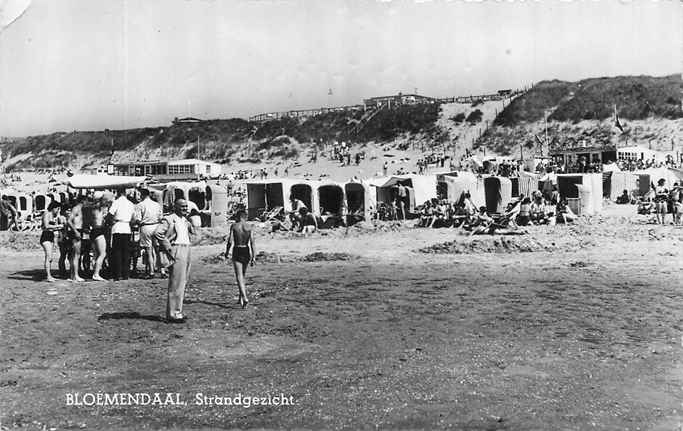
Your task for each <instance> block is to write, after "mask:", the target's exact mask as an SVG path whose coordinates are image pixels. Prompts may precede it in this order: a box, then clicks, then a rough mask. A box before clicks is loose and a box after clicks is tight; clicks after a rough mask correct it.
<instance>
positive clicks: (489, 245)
mask: <svg viewBox="0 0 683 431" xmlns="http://www.w3.org/2000/svg"><path fill="white" fill-rule="evenodd" d="M577 245H578V244H575V243H572V242H567V241H564V242H563V244H562V245H561V246H560V245H559V244H557V243H556V242H546V241H541V240H539V239H537V238H533V237H503V236H501V237H477V238H473V239H467V240H462V239H458V240H455V241H447V242H442V243H438V244H434V245H430V246H428V247H424V248H421V249H419V250H418V252H420V253H435V254H469V253H531V252H539V251H541V252H543V251H545V252H547V251H558V250H567V249H570V248H573V247H576V246H577Z"/></svg>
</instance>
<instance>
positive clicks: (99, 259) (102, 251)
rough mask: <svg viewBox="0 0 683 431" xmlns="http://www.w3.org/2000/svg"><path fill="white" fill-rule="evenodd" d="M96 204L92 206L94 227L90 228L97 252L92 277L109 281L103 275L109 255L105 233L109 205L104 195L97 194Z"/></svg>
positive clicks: (91, 240) (95, 251) (92, 241)
mask: <svg viewBox="0 0 683 431" xmlns="http://www.w3.org/2000/svg"><path fill="white" fill-rule="evenodd" d="M95 199H96V201H95V204H94V205H93V208H92V227H91V228H90V242H91V243H92V247H93V251H94V254H95V269H94V270H93V274H92V279H93V280H95V281H107V280H106V279H104V278H103V277H102V273H101V271H102V264H103V263H104V259H105V258H106V256H107V238H106V236H105V234H104V232H105V231H104V218H105V217H106V215H107V213H108V212H109V207H108V206H107V205H106V202H104V200H103V198H102V196H98V195H97V194H96V195H95Z"/></svg>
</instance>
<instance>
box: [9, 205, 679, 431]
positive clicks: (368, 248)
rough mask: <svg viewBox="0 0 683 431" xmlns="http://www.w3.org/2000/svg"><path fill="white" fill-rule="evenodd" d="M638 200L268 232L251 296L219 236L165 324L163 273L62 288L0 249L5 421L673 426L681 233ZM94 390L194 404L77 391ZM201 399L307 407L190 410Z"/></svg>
mask: <svg viewBox="0 0 683 431" xmlns="http://www.w3.org/2000/svg"><path fill="white" fill-rule="evenodd" d="M633 211H634V208H633V207H628V206H627V207H617V206H611V207H609V208H608V209H607V210H606V212H605V214H604V215H603V216H601V217H595V218H593V219H589V220H582V222H581V223H580V224H578V225H575V226H555V227H533V228H531V229H530V233H529V235H524V236H518V237H501V236H493V237H488V236H486V237H479V236H477V237H467V236H464V235H460V234H457V233H456V232H455V231H453V230H451V229H416V228H408V227H403V228H401V227H396V226H390V225H386V226H383V228H382V229H373V230H369V229H367V230H364V229H360V228H351V229H349V231H348V232H344V230H337V231H330V232H328V233H327V234H326V235H316V236H314V237H311V238H298V237H289V236H286V235H277V236H269V235H267V234H261V235H259V236H258V237H257V240H256V241H257V242H256V245H257V249H258V250H260V251H262V252H263V253H262V254H261V255H260V256H259V259H258V261H257V265H256V266H255V267H254V268H250V269H249V283H248V290H249V292H250V295H251V305H250V306H249V307H248V308H247V309H246V310H242V309H240V308H239V306H238V305H237V295H236V293H237V290H236V287H235V284H234V277H233V274H232V268H231V267H230V266H228V265H227V264H226V262H225V261H224V260H223V259H222V258H221V257H219V254H220V253H221V250H222V249H223V247H224V246H223V245H222V244H210V245H200V246H197V247H195V248H194V250H193V253H194V257H193V265H194V271H193V274H192V281H191V283H190V286H189V291H188V292H187V296H186V305H185V307H186V314H187V315H188V317H189V319H190V320H189V321H188V323H187V324H185V325H168V324H166V323H163V319H162V316H163V308H164V303H165V291H166V281H165V280H162V279H155V280H130V281H128V282H120V283H116V284H114V283H95V282H86V283H81V284H72V283H68V282H66V281H59V282H58V283H56V284H49V283H45V282H42V281H37V280H39V279H40V277H42V274H41V270H40V254H39V252H38V251H23V252H20V251H12V250H8V249H7V248H3V253H4V255H5V256H8V254H9V253H11V255H12V256H13V257H14V259H12V260H7V259H6V258H5V259H4V260H3V261H4V264H3V266H2V268H0V278H2V279H3V289H2V296H3V298H2V301H3V304H4V309H3V314H2V337H3V340H4V346H5V348H4V349H2V352H1V353H0V364H1V366H2V367H1V370H0V394H2V395H1V396H0V399H1V400H2V401H0V408H1V411H2V412H3V413H2V418H1V421H2V425H3V427H6V428H9V429H12V428H14V427H26V428H28V429H51V428H55V429H100V430H102V429H145V428H154V429H188V428H196V429H213V428H221V429H223V428H228V429H229V428H307V429H343V428H352V429H375V428H383V429H412V428H432V429H433V428H452V429H467V430H513V429H515V430H522V429H523V430H548V429H558V430H559V429H562V430H584V429H600V430H637V429H650V430H671V429H676V427H677V426H678V424H679V423H680V422H681V421H683V414H682V413H681V404H680V400H681V399H683V389H682V388H683V364H682V363H681V362H680V358H681V353H683V347H682V346H681V343H682V342H681V340H682V339H683V338H682V336H683V322H682V321H681V313H680V310H681V307H682V306H683V295H682V294H681V291H680V286H681V281H682V280H683V277H682V276H681V269H682V268H681V263H680V262H681V245H682V244H683V230H681V228H680V227H674V226H663V227H662V226H656V225H652V224H647V220H646V219H645V217H642V218H641V217H634V216H631V214H633ZM208 237H211V238H212V239H210V240H206V239H205V243H206V242H214V243H215V242H218V241H219V240H220V234H215V235H209V236H208ZM96 392H104V393H117V392H150V393H154V392H163V393H166V392H172V393H180V394H181V397H182V398H183V399H184V400H185V401H187V402H188V405H181V406H173V405H172V406H99V407H98V406H90V407H88V406H67V405H66V397H67V394H69V393H81V394H83V393H96ZM196 393H202V394H211V395H220V396H235V395H237V394H238V393H241V394H253V395H255V396H261V397H265V396H267V395H268V394H271V395H275V394H285V395H287V396H291V397H292V399H293V400H294V405H293V406H251V407H249V408H245V407H243V406H242V407H239V406H215V405H213V406H207V405H194V404H193V402H194V397H195V395H196Z"/></svg>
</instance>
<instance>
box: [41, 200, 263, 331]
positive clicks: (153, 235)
mask: <svg viewBox="0 0 683 431" xmlns="http://www.w3.org/2000/svg"><path fill="white" fill-rule="evenodd" d="M136 195H139V197H140V199H139V200H138V199H136ZM189 208H190V202H189V201H186V200H184V199H178V200H176V201H175V203H174V207H173V212H172V213H171V214H168V215H164V213H163V208H162V206H161V205H160V204H159V203H158V202H156V201H154V200H153V199H152V198H151V196H150V191H149V190H147V189H140V190H138V193H137V194H130V195H127V194H126V190H125V189H119V190H117V191H116V197H115V198H114V196H113V195H111V194H110V193H103V192H95V193H93V194H91V195H88V196H79V197H77V198H76V199H75V200H73V201H72V202H71V203H70V204H69V205H66V206H62V204H60V203H59V202H52V203H50V204H49V206H48V208H47V210H46V211H45V213H44V214H43V217H42V234H41V236H40V243H41V246H42V247H43V250H44V253H45V262H44V264H45V272H46V277H47V281H48V282H53V281H55V278H54V277H53V276H52V272H51V266H52V260H53V250H54V249H55V248H56V247H58V248H59V250H60V259H59V266H60V270H61V271H62V273H63V274H65V273H66V261H67V259H68V262H69V264H70V268H69V269H70V271H69V273H70V275H69V279H70V280H71V281H74V282H80V281H84V280H83V278H81V276H80V275H81V274H85V272H87V271H88V270H89V269H90V264H91V262H90V252H91V250H92V251H93V255H94V257H95V264H94V269H93V270H92V279H93V280H95V281H107V279H105V278H104V277H103V271H104V270H105V268H104V266H105V264H106V263H107V262H105V258H106V257H107V256H108V257H109V259H108V265H106V266H107V268H106V270H107V271H108V275H109V276H111V277H112V279H113V280H114V281H118V280H127V279H128V278H129V274H130V269H131V266H133V267H135V264H134V263H132V262H134V261H135V262H136V261H137V259H138V255H139V253H138V252H137V250H135V248H138V249H139V250H142V251H143V252H144V253H143V256H144V257H145V274H144V275H143V278H153V277H154V276H155V274H156V272H157V271H158V272H159V273H160V274H161V276H162V277H168V279H169V280H168V298H167V304H166V320H167V322H169V323H183V322H185V321H186V318H185V316H184V314H183V302H184V297H185V287H186V285H187V282H188V280H189V276H190V267H191V265H190V263H191V253H190V246H191V244H192V238H193V237H194V236H195V235H196V233H197V232H196V228H197V222H196V220H191V218H192V217H191V215H190V214H191V213H190V210H189ZM246 219H247V216H246V212H244V211H238V212H237V214H236V223H234V224H232V225H231V227H230V234H229V236H228V240H227V247H226V251H225V255H226V257H230V251H231V249H232V261H233V267H234V270H235V277H236V279H237V285H238V288H239V303H240V305H241V306H242V307H243V308H244V307H246V306H247V304H248V303H249V300H248V298H247V293H246V284H245V275H246V270H247V266H248V265H249V264H251V265H253V264H254V257H255V253H254V239H253V235H252V233H251V228H250V227H249V225H248V224H247V222H246ZM136 244H138V245H139V247H136V246H135V245H136ZM131 257H132V258H133V259H131Z"/></svg>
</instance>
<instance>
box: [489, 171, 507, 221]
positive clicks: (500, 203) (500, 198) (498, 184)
mask: <svg viewBox="0 0 683 431" xmlns="http://www.w3.org/2000/svg"><path fill="white" fill-rule="evenodd" d="M484 192H485V196H486V211H488V212H489V213H496V214H502V213H504V212H505V210H506V209H507V206H508V204H509V203H510V201H511V200H512V182H511V181H510V179H509V178H505V177H486V178H484Z"/></svg>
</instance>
